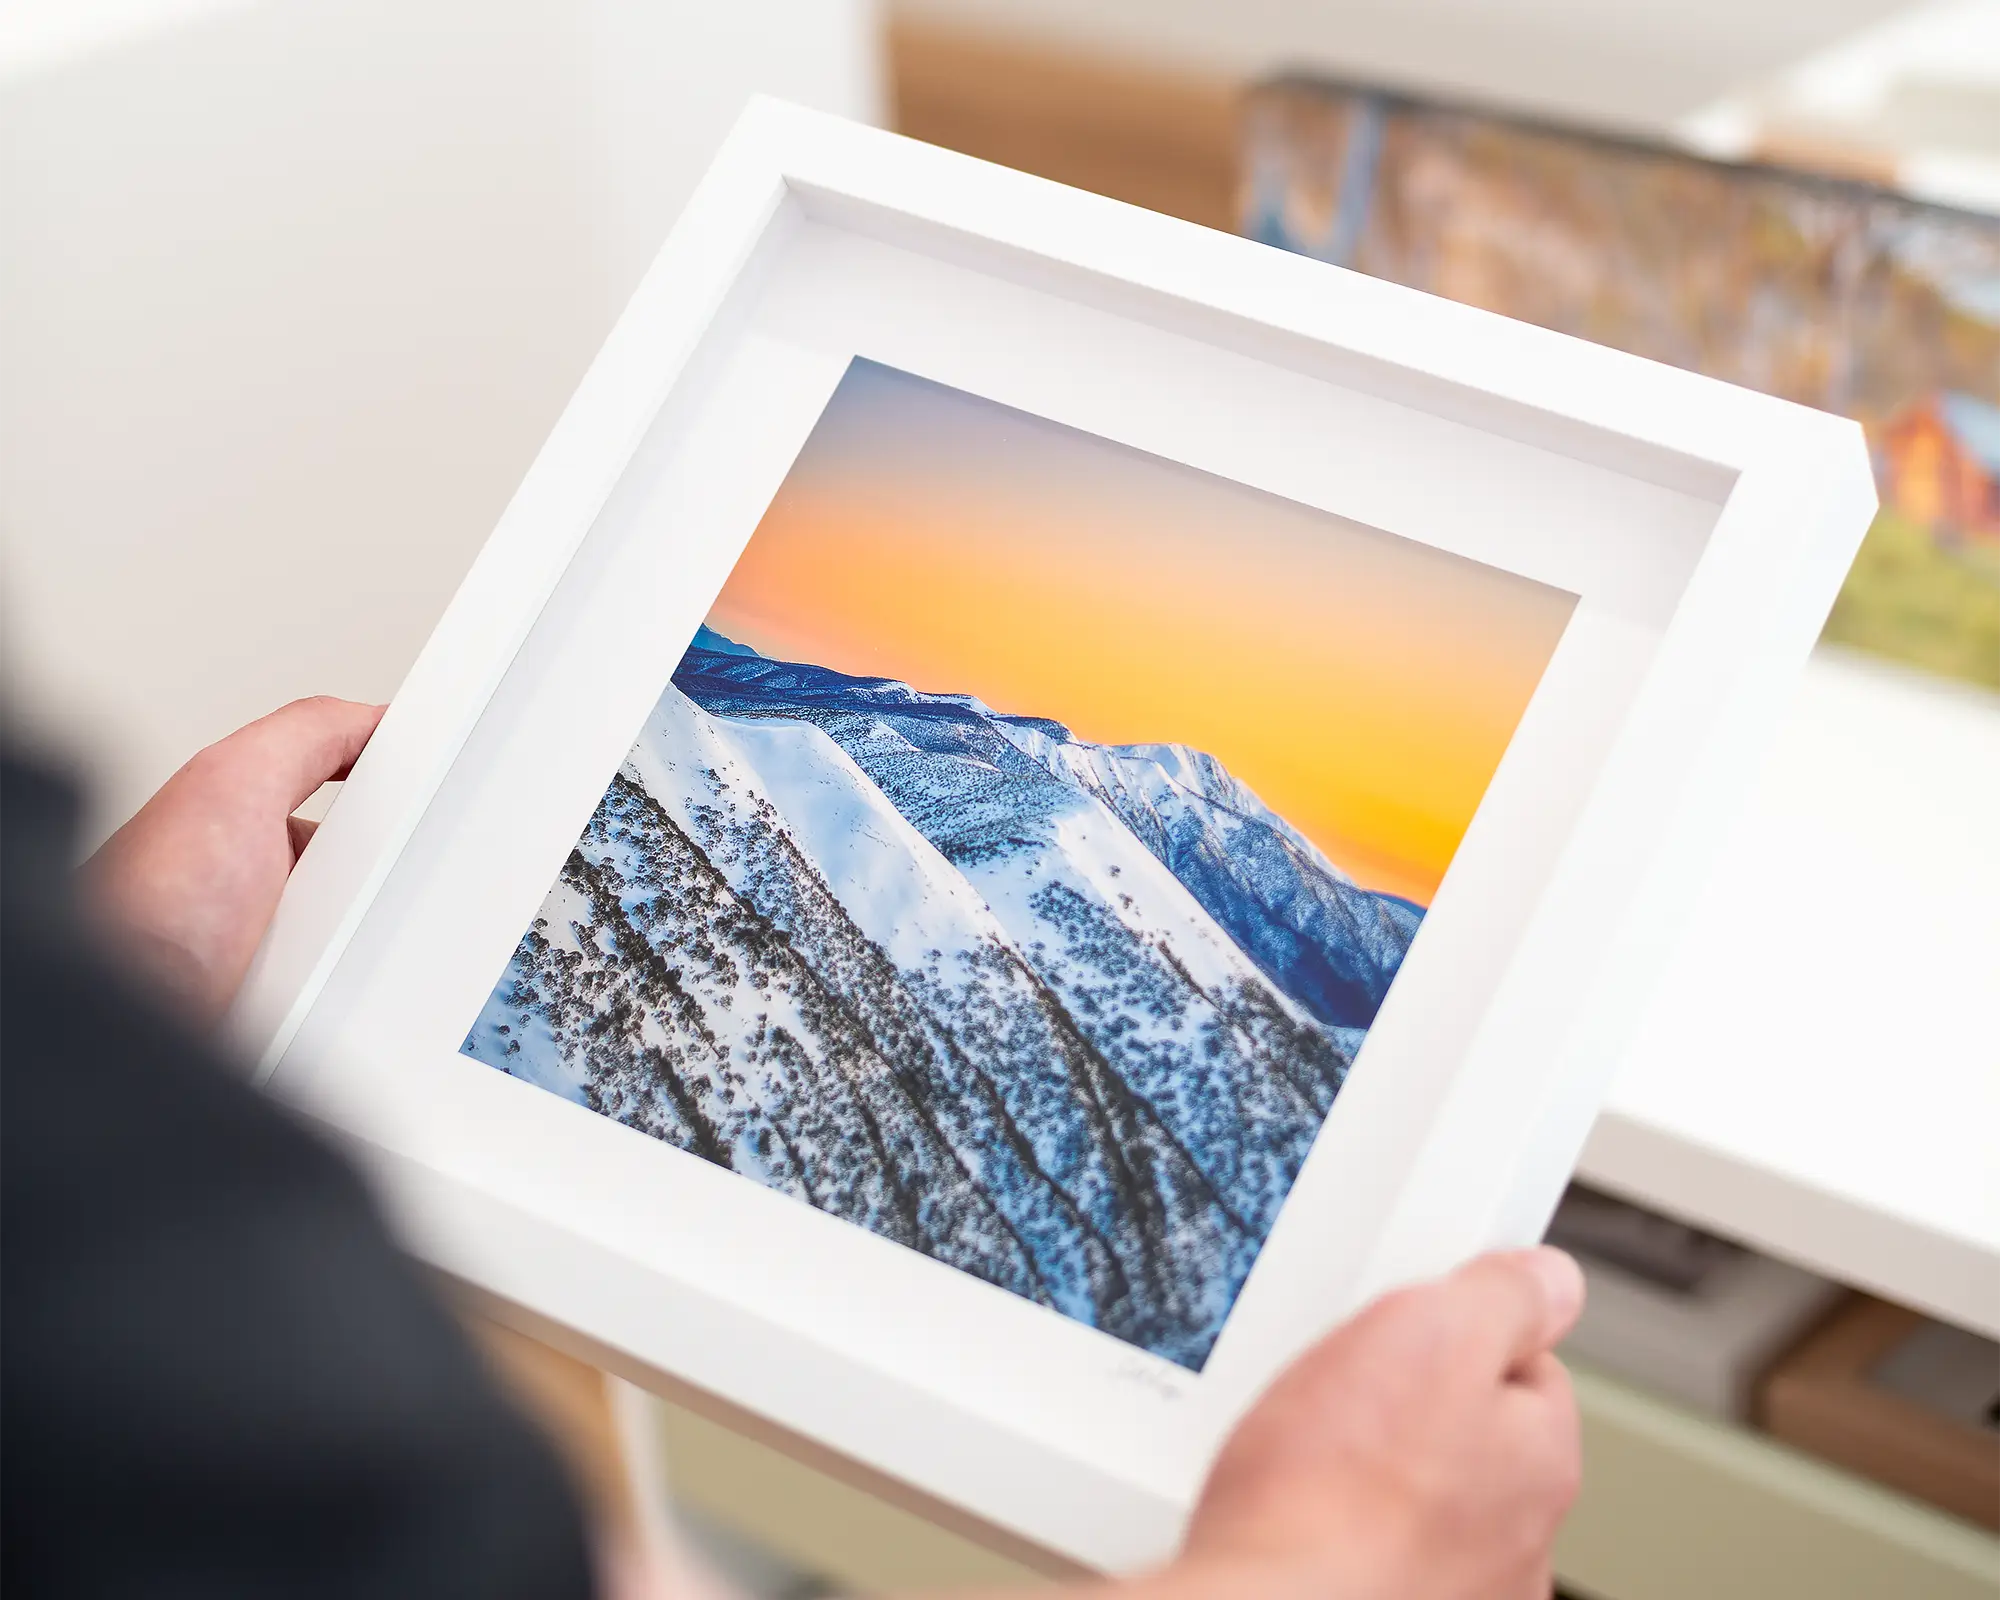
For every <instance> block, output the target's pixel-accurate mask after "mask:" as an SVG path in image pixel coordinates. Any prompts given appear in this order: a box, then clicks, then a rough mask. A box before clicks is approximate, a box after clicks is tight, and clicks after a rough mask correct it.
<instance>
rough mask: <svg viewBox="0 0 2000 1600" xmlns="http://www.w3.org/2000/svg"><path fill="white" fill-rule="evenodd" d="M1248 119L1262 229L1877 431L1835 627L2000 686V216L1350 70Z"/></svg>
mask: <svg viewBox="0 0 2000 1600" xmlns="http://www.w3.org/2000/svg"><path fill="white" fill-rule="evenodd" d="M1248 127H1249V130H1250V132H1249V137H1248V140H1247V144H1246V161H1247V165H1246V170H1245V211H1244V231H1245V232H1247V233H1249V234H1251V235H1252V236H1253V237H1256V238H1260V239H1263V240H1264V241H1265V242H1266V243H1269V244H1275V245H1278V246H1280V247H1282V248H1285V249H1289V250H1297V251H1302V252H1304V253H1305V254H1308V255H1316V256H1319V257H1321V258H1323V259H1326V260H1330V261H1335V262H1338V263H1339V264H1341V265H1343V266H1350V267H1355V268H1357V269H1359V270H1360V271H1362V272H1367V273H1370V274H1372V275H1374V276H1376V277H1379V278H1387V279H1390V280H1391V281H1393V282H1396V283H1403V284H1408V285H1410V286H1411V287H1412V288H1417V289H1424V290H1428V291H1429V292H1430V293H1432V294H1441V295H1446V296H1448V297H1450V298H1451V299H1454V300H1461V301H1464V302H1465V303H1466V304H1468V305H1476V306H1480V307H1483V308H1484V309H1486V310H1488V311H1498V312H1501V313H1502V314H1504V315H1506V316H1510V317H1518V318H1520V319H1522V320H1523V321H1527V322H1536V323H1540V324H1541V325H1542V326H1543V327H1548V328H1554V329H1556V330H1558V331H1559V332H1563V333H1571V334H1576V335H1578V336H1580V337H1582V338H1586V339H1594V340H1596V341H1597V342H1598V343H1600V344H1607V345H1611V346H1612V347H1614V348H1616V349H1620V350H1628V351H1630V352H1632V353H1633V354H1635V355H1641V356H1647V357H1650V358H1651V359H1653V360H1655V361H1668V362H1672V363H1673V364H1675V365H1676V366H1681V367H1686V368H1688V369H1690V370H1691V371H1695V372H1700V373H1704V374H1706V375H1707V376H1709V377H1713V378H1723V379H1727V380H1728V381H1729V382H1731V383H1739V384H1742V385H1744V386H1746V387H1748V388H1752V389H1761V390H1763V391H1764V392H1765V393H1767V394H1775V395H1779V396H1781V397H1783V398H1784V399H1787V400H1795V401H1798V402H1799V403H1801V404H1803V405H1809V406H1815V407H1817V408H1819V409H1820V410H1822V411H1832V412H1836V413H1839V414H1841V415H1844V416H1849V417H1853V418H1854V419H1855V420H1856V421H1858V422H1860V423H1861V424H1862V425H1863V426H1864V427H1865V428H1866V429H1867V432H1868V440H1869V445H1870V448H1871V451H1872V453H1873V456H1874V462H1875V477H1876V485H1877V488H1878V490H1879V492H1880V495H1881V500H1882V508H1881V511H1880V513H1879V514H1878V515H1877V517H1876V519H1875V523H1874V526H1873V527H1872V528H1871V529H1870V530H1869V533H1868V538H1867V541H1866V543H1864V544H1863V545H1862V547H1861V552H1860V555H1859V557H1858V558H1857V559H1856V561H1855V563H1854V567H1853V569H1852V570H1851V571H1850V572H1849V574H1848V577H1847V583H1846V585H1845V587H1844V588H1843V589H1842V590H1841V594H1840V598H1839V600H1838V601H1837V602H1836V603H1835V605H1834V608H1833V614H1832V615H1831V616H1830V617H1829V618H1828V619H1827V625H1826V636H1827V637H1828V638H1829V639H1832V640H1835V641H1838V642H1840V643H1843V644H1849V645H1855V646H1858V647H1860V648H1863V649H1868V650H1874V651H1877V652H1879V653H1881V654H1883V655H1887V656H1891V657H1894V658H1896V659H1899V660H1903V661H1908V662H1911V663H1913V664H1915V665H1917V666H1921V667H1925V668H1928V669H1929V670H1931V671H1933V672H1938V673H1942V674H1945V675H1947V676H1951V677H1955V678H1960V679H1964V680H1966V681H1969V682H1972V683H1977V684H1982V685H1984V686H1986V687H1988V688H1994V689H2000V217H1992V216H1983V215H1978V214H1975V213H1973V212H1969V211H1957V210H1953V209H1950V208H1948V207H1945V206H1936V205H1926V204H1924V203H1922V202H1919V201H1915V200H1910V199H1906V198H1904V197H1902V196H1900V195H1897V194H1894V193H1891V192H1889V191H1887V190H1883V189H1877V188H1874V187H1871V186H1869V185H1866V184H1859V183H1853V182H1845V181H1833V180H1829V179H1822V178H1815V177H1811V176H1808V175H1805V174H1802V173H1794V172H1785V171H1779V170H1776V169H1773V168H1767V167H1739V166H1730V165H1726V164H1723V163H1719V162H1713V161H1704V160H1700V159H1698V158H1696V157H1693V156H1689V155H1684V154H1681V153H1679V152H1676V151H1671V150H1664V149H1653V148H1647V147H1645V146H1642V145H1636V144H1628V143H1623V142H1618V141H1613V140H1606V139H1598V138H1592V137H1589V136H1587V135H1582V134H1577V133H1572V132H1566V131H1564V130H1561V129H1556V128H1549V127H1541V126H1537V125H1534V124H1531V123H1525V122H1519V121H1514V120H1512V119H1509V118H1505V117H1497V116H1491V115H1486V114H1482V113H1477V112H1471V111H1461V110H1456V109H1453V108H1451V107H1448V106H1441V105H1430V104H1425V103H1423V102H1421V101H1415V100H1409V99H1404V98H1402V97H1400V96H1392V95H1385V94H1377V93H1373V92H1370V91H1367V90H1362V89H1352V88H1345V87H1342V86H1339V85H1332V84H1328V85H1320V84H1315V83H1311V82H1288V83H1275V84H1272V85H1270V86H1268V87H1266V88H1264V89H1262V90H1260V91H1259V92H1258V93H1257V94H1255V95H1254V96H1253V97H1252V102H1251V108H1250V115H1249V118H1248Z"/></svg>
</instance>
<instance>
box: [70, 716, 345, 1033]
mask: <svg viewBox="0 0 2000 1600" xmlns="http://www.w3.org/2000/svg"><path fill="white" fill-rule="evenodd" d="M382 710H383V708H382V707H381V706H368V705H357V704H355V703H354V702H352V701H349V700H334V699H331V698H329V697H327V696H324V695H322V696H320V697H318V698H316V699H311V700H295V701H293V702H292V703H291V704H290V705H288V706H285V707H283V708H282V709H280V710H277V711H274V712H272V713H271V714H270V715H269V716H268V717H262V718H260V719H259V720H257V721H256V722H253V723H251V724H250V725H249V726H248V727H247V728H240V729H238V730H237V731H236V732H235V733H232V734H231V735H230V736H229V737H228V738H226V739H223V740H221V741H220V742H218V743H216V744H212V745H210V746H209V747H208V748H207V749H206V750H203V751H202V752H201V753H200V754H199V755H197V756H195V758H194V759H193V760H192V761H190V762H188V764H187V765H186V766H184V767H182V768H181V769H180V771H179V772H176V773H175V774H174V775H173V776H172V777H171V778H169V779H168V780H167V782H166V785H165V786H164V787H163V788H162V789H161V790H160V792H159V793H158V794H156V795H154V796H153V798H152V799H150V800H148V801H147V802H146V804H145V805H144V806H143V807H141V808H140V810H139V813H138V815H137V816H135V817H133V818H132V820H131V821H130V822H128V823H126V824H125V826H124V827H122V828H120V829H119V830H118V831H117V832H116V833H114V834H113V835H112V836H111V837H110V838H109V839H107V840H106V841H105V843H104V846H103V848H102V849H100V850H99V851H98V852H97V854H96V855H94V856H92V857H91V858H90V860H89V861H88V862H86V863H85V864H84V868H83V872H84V877H85V881H86V886H87V892H88V894H89V897H90V899H91V900H92V901H93V902H94V905H95V908H96V909H97V910H98V911H99V912H100V913H101V914H102V915H103V916H104V918H105V919H106V921H107V922H108V924H109V927H110V930H111V933H112V935H113V937H114V939H115V940H116V941H117V942H118V943H119V944H120V945H121V946H122V947H123V948H124V949H125V950H126V951H127V952H128V953H129V954H130V955H131V956H132V958H133V959H135V960H136V961H137V962H139V963H140V965H142V966H143V967H144V968H145V969H146V970H147V971H148V973H149V974H150V975H151V976H152V977H153V978H154V980H155V981H156V982H158V983H160V984H162V985H164V986H165V987H166V988H167V989H168V990H169V991H170V992H171V993H172V994H173V995H174V996H175V997H176V998H177V999H178V1000H179V1001H181V1002H182V1004H183V1005H184V1006H185V1008H186V1009H187V1010H188V1011H189V1012H191V1013H192V1015H193V1016H194V1018H195V1019H196V1020H197V1021H199V1022H202V1023H213V1022H215V1021H218V1020H219V1019H220V1018H221V1016H222V1013H223V1012H224V1011H225V1010H226V1009H227V1008H228V1006H229V1002H230V1001H231V1000H232V999H233V998H234V997H235V995H236V991H237V989H238V987H239V986H240V985H241V984H242V982H243V975H244V973H245V972H247V971H248V970H249V967H250V958H251V956H252V955H253V954H255V953H256V949H257V943H258V941H259V940H260V939H262V938H263V937H264V930H265V928H266V927H268V926H269V925H270V921H271V915H272V913H273V912H274V911H276V910H277V908H278V896H279V894H280V893H281V892H282V891H283V889H284V887H285V879H286V877H287V876H288V875H289V874H290V873H291V870H292V865H293V863H294V862H296V861H297V860H298V858H299V852H300V851H301V850H303V849H304V848H305V844H306V840H307V839H308V838H309V837H311V834H312V828H313V825H312V824H311V823H309V822H306V821H304V820H302V819H301V818H298V817H294V816H293V815H292V813H293V811H295V810H297V809H298V807H299V806H300V805H301V804H303V803H304V802H305V800H306V799H307V798H308V797H309V796H310V795H311V794H312V792H313V791H314V790H315V789H317V788H318V787H319V786H320V785H321V784H322V783H326V782H328V781H330V780H332V779H336V778H344V777H346V776H347V771H348V768H349V767H351V766H352V765H353V764H354V758H355V757H356V756H358V755H360V754H361V748H362V746H363V745H365V744H367V742H368V736H369V735H370V734H372V733H373V732H374V731H375V724H376V723H377V722H379V721H381V719H382Z"/></svg>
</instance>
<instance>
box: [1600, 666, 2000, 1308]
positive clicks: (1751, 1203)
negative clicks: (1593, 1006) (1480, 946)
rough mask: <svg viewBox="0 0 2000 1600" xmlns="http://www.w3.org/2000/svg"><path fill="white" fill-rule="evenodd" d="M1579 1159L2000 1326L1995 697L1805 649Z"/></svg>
mask: <svg viewBox="0 0 2000 1600" xmlns="http://www.w3.org/2000/svg"><path fill="white" fill-rule="evenodd" d="M1582 1176H1584V1177H1585V1178H1586V1179H1588V1180H1589V1181H1591V1182H1593V1183H1596V1184H1599V1185H1601V1186H1603V1187H1605V1188H1608V1189H1611V1190H1614V1191H1616V1192H1619V1193H1622V1194H1625V1195H1627V1196H1629V1197H1630V1198H1632V1199H1635V1200H1639V1201H1642V1202H1644V1203H1646V1204H1649V1205H1652V1206H1655V1207H1657V1208H1658V1209H1660V1210H1663V1211H1667V1212H1670V1213H1673V1214H1676V1215H1679V1216H1681V1217H1684V1218H1685V1219H1687V1220H1689V1221H1691V1222H1695V1223H1699V1224H1701V1225H1704V1226H1707V1227H1710V1228H1713V1229H1714V1230H1715V1231H1717V1232H1719V1233H1723V1234H1726V1235H1729V1236H1731V1237H1734V1238H1737V1239H1739V1240H1741V1241H1742V1242H1744V1243H1746V1244H1750V1245H1752V1246H1755V1247H1757V1248H1759V1249H1762V1250H1765V1251H1767V1252H1769V1253H1771V1254H1773V1255H1778V1256H1783V1257H1787V1258H1789V1259H1791V1260H1794V1261H1797V1262H1799V1263H1800V1264H1801V1265H1804V1266H1806V1267H1809V1268H1811V1269H1813V1270H1814V1271H1817V1272H1821V1273H1824V1274H1826V1275H1827V1276H1829V1277H1834V1278H1839V1279H1842V1280H1844V1281H1846V1282H1848V1283H1852V1284H1855V1285H1857V1286H1859V1287H1862V1288H1866V1289H1870V1290H1873V1291H1874V1292H1876V1293H1879V1294H1882V1295H1885V1296H1888V1297H1889V1298H1892V1299H1895V1300H1900V1301H1903V1302H1905V1303H1907V1304H1909V1305H1913V1306H1916V1307H1918V1308H1921V1309H1924V1310H1928V1311H1931V1312H1933V1313H1935V1314H1937V1315H1939V1316H1942V1317H1945V1318H1947V1319H1949V1320H1951V1321H1955V1322H1959V1323H1962V1324H1965V1325H1967V1326H1970V1327H1974V1328H1977V1329H1980V1330H1982V1331H1983V1332H1986V1333H1988V1334H1993V1335H1996V1336H2000V697H1996V696H1994V695H1991V694H1986V693H1981V692H1979V691H1977V690H1971V689H1960V688H1957V687H1956V686H1954V685H1951V684H1947V683H1944V682H1941V681H1939V680H1935V679H1932V678H1929V677H1926V676H1922V675H1919V674H1915V673H1906V672H1902V671H1898V670H1896V669H1894V668H1891V667H1888V666H1884V665H1878V664H1877V663H1876V662H1875V661H1874V660H1873V659H1872V658H1868V657H1863V656H1856V655H1848V654H1845V653H1840V654H1836V653H1831V652H1823V653H1822V654H1821V655H1820V656H1818V657H1817V658H1816V659H1815V660H1814V662H1813V664H1812V667H1811V670H1810V671H1809V673H1808V674H1807V676H1806V679H1805V681H1804V682H1803V684H1802V685H1801V687H1800V692H1799V694H1798V697H1797V701H1796V703H1795V705H1794V707H1793V710H1792V713H1791V715H1790V717H1789V718H1788V720H1787V722H1786V725H1785V730H1784V733H1783V735H1782V736H1781V738H1780V740H1779V742H1778V744H1777V746H1776V748H1775V749H1774V750H1773V751H1772V753H1771V758H1770V761H1769V765H1768V767H1767V769H1766V770H1765V772H1764V774H1763V777H1762V779H1761V781H1760V783H1759V786H1758V788H1757V791H1756V794H1755V797H1754V799H1753V800H1752V802H1751V804H1750V807H1749V808H1748V810H1747V812H1746V814H1745V815H1744V817H1743V818H1742V821H1741V824H1740V826H1739V827H1738V828H1737V830H1736V833H1735V836H1734V839H1733V841H1732V843H1731V845H1730V847H1729V848H1728V850H1727V851H1726V852H1725V854H1724V855H1723V856H1722V858H1721V859H1720V860H1719V861H1718V862H1717V864H1716V868H1715V871H1714V873H1713V876H1712V878H1711V880H1710V882H1709V883H1708V885H1707V887H1706V889H1705V891H1704V894H1703V897H1702V901H1701V905H1700V908H1699V910H1698V912H1697V914H1696V917H1695V919H1694V921H1693V924H1692V925H1691V927H1690V929H1689V932H1688V936H1687V938H1686V939H1685V940H1684V941H1683V944H1682V946H1681V949H1680V953H1679V955H1678V957H1677V959H1676V960H1675V962H1674V963H1673V965H1672V966H1671V967H1670V968H1669V970H1668V971H1667V972H1666V973H1665V974H1664V975H1663V977H1662V981H1661V984H1660V988H1659V991H1658V993H1657V995H1656V997H1655V1000H1654V1003H1653V1006H1652V1010H1651V1013H1650V1015H1649V1017H1648V1020H1647V1022H1646V1025H1645V1027H1644V1030H1643V1033H1642V1036H1641V1038H1640V1040H1639V1042H1638V1044H1637V1046H1636V1047H1635V1048H1634V1050H1633V1051H1632V1054H1631V1057H1630V1059H1629V1061H1628V1062H1627V1063H1626V1065H1625V1067H1624V1069H1623V1071H1622V1073H1621V1075H1620V1078H1619V1081H1618V1084H1617V1087H1616V1089H1615V1090H1614V1092H1613V1095H1612V1098H1611V1101H1610V1104H1609V1105H1608V1107H1607V1108H1606V1111H1605V1114H1604V1116H1603V1117H1602V1119H1601V1120H1600V1122H1599V1124H1598V1127H1597V1131H1596V1133H1595V1134H1594V1135H1593V1137H1592V1140H1591V1143H1590V1146H1589V1149H1588V1151H1587V1153H1586V1155H1585V1158H1584V1165H1583V1172H1582Z"/></svg>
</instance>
